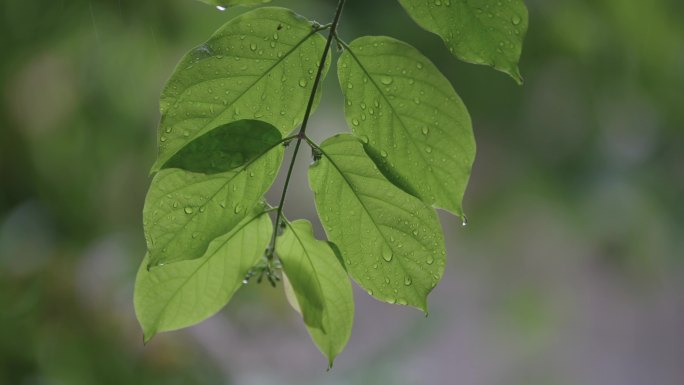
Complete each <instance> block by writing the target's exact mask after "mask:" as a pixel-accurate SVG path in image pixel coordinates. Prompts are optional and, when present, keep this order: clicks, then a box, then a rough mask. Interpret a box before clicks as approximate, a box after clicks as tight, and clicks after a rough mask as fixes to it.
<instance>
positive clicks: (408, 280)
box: [404, 275, 413, 286]
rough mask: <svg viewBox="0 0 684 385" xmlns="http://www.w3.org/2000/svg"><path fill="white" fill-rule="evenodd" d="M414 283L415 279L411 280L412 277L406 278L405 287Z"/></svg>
mask: <svg viewBox="0 0 684 385" xmlns="http://www.w3.org/2000/svg"><path fill="white" fill-rule="evenodd" d="M412 282H413V279H411V276H408V275H407V276H406V277H404V285H406V286H410V285H411V283H412Z"/></svg>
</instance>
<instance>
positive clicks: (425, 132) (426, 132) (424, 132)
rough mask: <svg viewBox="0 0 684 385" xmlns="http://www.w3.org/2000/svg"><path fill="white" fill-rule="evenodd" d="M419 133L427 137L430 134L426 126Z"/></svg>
mask: <svg viewBox="0 0 684 385" xmlns="http://www.w3.org/2000/svg"><path fill="white" fill-rule="evenodd" d="M421 132H422V133H423V135H427V134H429V133H430V129H429V128H428V126H425V127H423V128H422V129H421Z"/></svg>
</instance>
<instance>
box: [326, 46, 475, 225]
mask: <svg viewBox="0 0 684 385" xmlns="http://www.w3.org/2000/svg"><path fill="white" fill-rule="evenodd" d="M337 68H338V76H339V80H340V85H341V87H342V91H343V92H344V95H345V98H346V100H347V103H346V108H345V115H346V118H347V123H348V124H349V127H351V129H352V130H353V131H354V133H355V134H357V135H358V136H359V137H361V138H362V140H363V141H364V143H367V144H366V146H365V147H366V149H367V151H368V153H369V155H370V156H371V157H372V158H373V160H374V161H375V163H376V164H377V165H378V166H379V167H380V169H381V171H382V172H383V173H384V174H385V175H386V176H387V177H388V178H389V179H390V180H391V181H393V182H394V183H395V184H397V185H398V186H400V187H402V188H404V190H406V191H409V192H411V193H413V194H414V195H416V196H418V197H419V198H421V199H422V200H423V202H426V203H428V204H434V205H435V206H437V207H441V208H444V209H447V210H449V211H451V212H452V213H454V214H457V215H461V216H462V215H463V210H462V207H461V201H462V200H463V194H464V192H465V189H466V186H467V184H468V178H469V177H470V171H471V168H472V164H473V160H474V158H475V139H474V137H473V131H472V126H471V122H470V116H469V115H468V111H467V110H466V108H465V106H464V105H463V102H462V101H461V99H460V98H459V97H458V95H457V94H456V91H454V89H453V87H452V86H451V84H450V83H449V81H448V80H447V79H446V78H445V77H444V75H442V74H441V73H440V72H439V70H438V69H437V67H435V66H434V64H432V63H431V62H430V60H429V59H427V58H426V57H425V56H423V55H422V54H421V53H420V52H418V50H416V49H415V48H413V47H411V46H410V45H408V44H406V43H403V42H401V41H398V40H395V39H392V38H389V37H362V38H359V39H357V40H354V41H353V42H352V43H351V44H350V46H349V49H347V50H346V51H345V52H344V53H343V54H342V56H341V57H340V60H339V63H338V66H337Z"/></svg>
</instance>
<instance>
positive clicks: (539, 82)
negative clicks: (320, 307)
mask: <svg viewBox="0 0 684 385" xmlns="http://www.w3.org/2000/svg"><path fill="white" fill-rule="evenodd" d="M273 4H275V5H280V6H287V7H290V8H292V9H294V10H296V11H297V12H299V13H301V14H303V15H305V16H307V17H309V18H311V19H316V20H319V21H321V22H326V21H328V20H329V19H330V17H331V15H332V12H333V10H334V6H335V1H334V0H316V1H313V0H311V1H305V0H275V1H274V2H273ZM527 4H528V7H529V9H530V17H531V23H530V30H529V32H528V36H527V39H526V42H525V47H524V52H523V58H522V62H521V68H522V71H523V74H524V76H525V85H524V86H523V87H518V86H516V85H515V83H514V82H513V81H512V80H511V79H509V78H507V77H506V76H505V75H503V74H501V73H497V72H495V71H492V70H490V69H488V68H484V67H479V66H474V65H468V64H464V63H461V62H458V61H457V60H455V59H454V58H452V57H451V56H450V55H449V54H448V51H447V50H446V49H445V48H444V47H443V45H442V43H441V41H440V40H439V39H438V38H437V37H436V36H434V35H431V34H429V33H427V32H424V31H422V30H420V29H419V28H418V27H417V26H415V25H414V24H413V23H412V22H411V21H410V19H409V18H408V16H407V15H406V14H405V13H404V12H403V10H402V9H401V8H400V6H399V5H398V4H397V3H396V1H395V0H375V1H361V0H349V1H348V6H347V8H346V11H345V13H344V19H343V21H342V26H341V35H342V36H343V38H345V39H346V40H348V41H350V40H352V39H353V38H354V37H356V36H359V35H361V34H384V35H390V36H394V37H397V38H399V39H402V40H405V41H408V42H410V43H412V44H413V45H415V46H418V47H420V49H421V50H422V51H423V52H424V53H425V54H426V55H427V56H428V57H430V58H432V59H433V61H434V62H435V63H436V64H437V66H438V67H439V68H440V69H441V70H442V71H443V72H444V73H445V74H446V75H447V76H448V77H449V78H450V79H451V81H452V82H453V84H454V86H455V88H456V89H457V91H458V92H459V94H460V95H461V97H462V98H463V100H464V101H465V103H466V105H467V106H468V107H469V109H470V112H471V115H472V118H473V121H474V126H475V127H474V128H475V134H476V137H477V141H478V157H477V160H476V164H475V168H474V170H473V176H472V182H471V185H470V188H469V190H468V192H467V196H466V200H465V208H466V211H467V213H468V216H469V219H470V224H469V225H468V226H467V227H462V226H461V222H460V220H459V219H458V218H454V217H450V216H448V215H441V219H442V223H443V225H444V231H445V234H446V238H447V248H448V250H449V253H448V264H447V272H446V275H445V277H444V279H443V281H442V283H441V284H440V285H439V286H438V287H437V288H436V289H435V291H434V292H433V294H432V295H431V296H430V309H431V315H430V317H428V318H424V317H423V315H422V314H420V313H419V312H417V311H415V310H412V309H409V308H403V307H398V306H392V305H387V304H382V303H379V302H377V301H375V300H373V299H371V298H369V297H368V296H367V295H365V294H364V293H362V292H361V291H360V290H357V291H356V292H355V297H356V301H357V311H356V324H355V328H354V331H353V334H352V338H351V340H350V342H349V345H348V348H347V349H346V351H345V352H344V353H343V354H342V355H341V356H340V357H339V358H338V360H337V361H336V364H335V368H334V369H333V370H332V371H331V372H326V370H325V369H326V361H325V359H324V358H323V356H322V355H320V354H319V353H318V351H317V350H316V348H315V346H314V345H313V343H311V341H310V340H309V338H308V335H307V333H306V331H305V329H304V327H303V324H302V322H301V321H300V320H299V317H298V315H297V314H296V313H295V312H293V311H292V310H291V309H290V308H289V307H288V305H287V304H286V302H285V300H284V296H283V293H282V290H281V288H280V287H279V288H278V289H276V290H273V289H271V288H270V287H269V286H268V285H251V284H250V285H249V286H247V287H246V288H244V289H242V290H241V291H240V292H239V293H238V294H237V295H236V297H235V298H234V300H233V301H232V302H231V303H230V304H229V305H228V306H227V307H226V309H224V310H223V311H222V312H221V313H220V314H218V315H217V316H215V317H213V318H211V319H210V320H208V321H206V322H204V323H202V324H200V325H198V326H196V327H193V328H190V329H188V330H185V331H180V332H173V333H165V334H162V335H159V336H157V337H155V339H154V340H153V341H152V342H151V343H150V344H149V345H147V346H143V344H142V334H141V331H140V329H139V327H138V325H137V322H136V320H135V316H134V312H133V304H132V293H133V281H134V275H135V271H136V268H137V266H138V264H139V263H140V261H141V259H142V256H143V253H144V247H145V246H144V239H143V233H142V226H141V210H142V205H143V199H144V196H145V192H146V190H147V186H148V184H149V179H148V174H147V172H148V169H149V166H150V165H151V164H152V162H153V160H154V157H155V153H156V148H155V132H156V126H157V122H158V119H159V113H158V108H157V103H158V96H159V93H160V90H161V88H162V86H163V84H164V81H165V79H166V78H167V77H168V76H169V75H170V73H171V71H172V70H173V67H174V66H175V63H176V62H177V60H178V59H179V58H180V57H181V55H182V54H183V53H184V52H185V51H187V50H189V49H190V48H191V47H193V46H195V45H197V44H199V43H201V42H202V41H204V40H205V39H206V38H207V37H208V36H209V35H210V34H211V33H212V32H213V31H214V30H215V29H217V28H218V27H219V26H220V25H221V24H222V23H224V22H225V21H227V20H228V19H229V18H231V17H233V16H234V15H236V14H237V13H239V12H242V11H243V10H238V9H231V10H228V11H226V12H219V11H217V10H215V9H213V8H211V7H209V6H206V5H204V4H202V3H199V2H196V1H192V0H167V1H151V2H150V1H133V0H108V1H105V0H99V1H95V0H91V1H86V0H55V1H20V0H9V1H3V2H2V3H1V4H0V44H1V46H0V48H1V51H0V52H2V60H0V97H1V98H2V109H1V110H0V384H2V385H5V384H7V385H23V384H27V385H28V384H31V385H34V384H35V385H37V384H41V385H42V384H46V385H47V384H49V385H53V384H54V385H57V384H59V385H81V384H83V385H86V384H117V385H118V384H184V385H185V384H292V385H295V384H297V385H301V384H397V385H404V384H406V385H412V384H416V385H418V384H459V385H518V384H519V385H571V384H578V385H593V384H597V385H632V384H633V385H642V384H658V385H681V384H684V279H683V278H684V274H683V273H684V266H683V262H684V261H683V259H684V219H683V218H684V204H683V203H682V198H684V96H683V95H684V93H683V91H682V90H683V89H684V3H683V2H681V1H679V0H669V1H668V0H651V1H644V2H641V1H629V0H556V1H546V0H527ZM333 74H334V72H331V75H333ZM346 130H347V129H346V127H345V124H344V119H343V112H342V100H341V93H340V91H339V90H338V89H337V82H336V79H335V76H329V77H328V79H327V80H326V83H325V91H324V99H323V102H322V104H321V107H320V108H319V110H318V111H317V112H316V114H315V116H314V118H313V120H312V122H311V126H310V132H311V133H312V135H313V136H314V137H315V138H317V139H319V140H320V139H323V138H325V137H326V136H328V135H330V134H332V133H334V132H340V131H346ZM300 160H301V161H300V162H298V168H297V170H296V177H295V179H294V185H293V186H295V187H294V188H293V189H292V190H291V193H290V194H289V197H288V201H287V207H286V210H285V211H286V213H287V215H288V216H289V217H290V218H297V217H304V218H309V219H311V220H313V221H314V222H316V216H315V211H314V207H313V203H312V196H311V193H310V191H309V189H308V187H307V184H306V179H305V171H306V167H307V164H308V163H309V161H310V160H309V159H307V157H306V156H304V157H302V158H301V159H300ZM280 183H282V179H280V180H279V182H278V185H280ZM276 188H277V186H276ZM270 196H271V198H272V199H273V197H275V195H273V194H271V195H270ZM319 234H320V233H319Z"/></svg>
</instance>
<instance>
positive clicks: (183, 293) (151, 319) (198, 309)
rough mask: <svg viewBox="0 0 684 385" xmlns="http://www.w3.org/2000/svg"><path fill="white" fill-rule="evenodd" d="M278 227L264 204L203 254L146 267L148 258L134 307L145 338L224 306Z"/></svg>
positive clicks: (200, 317) (175, 327)
mask: <svg viewBox="0 0 684 385" xmlns="http://www.w3.org/2000/svg"><path fill="white" fill-rule="evenodd" d="M272 232H273V228H272V224H271V219H270V217H269V216H268V214H265V213H264V208H263V207H258V208H255V209H253V210H252V211H250V213H249V215H247V216H246V217H245V218H244V219H243V220H242V221H241V222H240V223H239V224H238V225H237V226H235V228H233V229H232V230H231V231H230V232H228V233H227V234H223V235H221V236H219V237H217V238H216V239H214V240H213V241H212V242H211V243H210V244H209V247H208V249H207V251H206V253H205V254H204V255H203V256H202V257H201V258H199V259H194V260H191V261H182V262H178V263H174V264H170V265H166V266H161V267H158V268H155V269H152V270H149V271H148V270H147V269H146V267H147V265H148V263H149V260H148V258H149V257H148V256H146V257H145V259H144V260H143V263H142V265H141V266H140V269H139V270H138V276H137V278H136V282H135V295H134V302H135V312H136V315H137V317H138V321H139V322H140V325H141V326H142V329H143V333H144V338H145V341H146V342H147V341H149V340H150V339H151V338H152V337H153V336H154V335H155V334H157V333H159V332H163V331H168V330H175V329H180V328H184V327H187V326H191V325H194V324H196V323H198V322H200V321H203V320H204V319H206V318H209V317H210V316H212V315H213V314H215V313H216V312H218V311H219V310H220V309H221V308H222V307H223V306H225V305H226V304H227V303H228V301H229V300H230V298H231V297H232V296H233V294H234V293H235V292H236V291H237V290H238V289H239V288H240V287H241V286H242V280H243V279H244V277H245V275H246V274H247V272H248V271H249V269H250V268H252V267H253V266H254V265H256V264H257V263H258V262H259V259H260V258H261V257H262V256H263V253H264V249H265V248H266V246H267V244H268V242H269V240H270V237H271V234H272Z"/></svg>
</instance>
